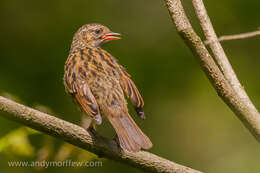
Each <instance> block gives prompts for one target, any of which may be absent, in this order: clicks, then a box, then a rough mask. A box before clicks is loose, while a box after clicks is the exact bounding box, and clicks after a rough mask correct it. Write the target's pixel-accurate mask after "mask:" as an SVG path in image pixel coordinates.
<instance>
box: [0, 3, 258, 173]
mask: <svg viewBox="0 0 260 173" xmlns="http://www.w3.org/2000/svg"><path fill="white" fill-rule="evenodd" d="M183 2H184V6H185V8H186V11H187V14H188V15H189V17H190V19H191V20H192V23H193V24H194V26H195V28H196V31H197V32H198V33H199V34H200V35H201V36H202V33H201V31H200V27H199V25H198V21H197V19H196V18H195V17H194V11H193V9H192V6H191V2H190V1H183ZM205 5H206V7H207V10H208V12H209V15H210V17H211V19H212V22H213V24H214V27H215V29H216V31H217V34H218V35H224V34H235V33H241V32H247V31H252V30H256V29H257V28H258V27H259V26H260V22H259V21H260V20H259V19H260V13H259V8H260V1H259V0H251V1H241V0H240V1H237V0H229V1H226V0H218V1H209V0H205ZM0 21H1V27H0V38H1V41H0V56H1V59H0V60H1V61H0V92H1V94H4V95H7V94H9V96H10V95H11V97H15V98H16V99H17V100H19V101H20V102H21V103H24V104H26V105H29V106H32V107H35V106H37V107H38V108H40V109H41V110H42V109H44V110H46V109H47V110H48V111H51V112H53V114H55V115H57V116H59V117H60V118H62V119H65V120H67V121H70V122H73V123H77V124H79V123H80V120H81V116H80V113H79V111H78V110H77V108H76V107H75V105H74V104H73V103H72V101H71V100H70V98H69V97H68V96H67V95H66V94H65V92H64V87H63V81H62V77H63V65H64V62H65V60H66V58H67V56H68V52H69V47H70V43H71V40H72V37H73V34H74V32H75V31H76V30H77V29H78V28H79V27H80V26H82V25H83V24H86V23H92V22H98V23H102V24H104V25H107V26H108V27H110V28H111V30H112V31H114V32H120V33H121V34H122V37H123V39H122V40H120V41H114V42H111V43H109V44H106V45H105V46H104V49H106V50H108V51H109V52H110V53H111V54H112V55H114V56H115V57H116V58H118V59H119V62H120V63H121V64H122V65H124V66H125V67H126V68H127V70H128V72H129V73H130V74H131V75H132V78H133V80H134V81H135V83H136V85H137V87H138V88H139V90H140V92H141V93H142V95H143V98H144V100H145V108H144V110H145V113H146V115H147V119H146V120H145V121H141V120H139V119H138V118H136V116H135V115H134V112H133V110H132V109H130V111H131V114H132V115H133V117H134V118H135V120H136V121H137V123H138V124H139V126H140V127H141V128H142V129H143V131H144V132H145V133H146V134H147V135H148V136H149V137H150V139H151V140H152V141H153V144H154V146H153V148H152V149H151V150H150V151H151V152H152V153H155V154H157V155H159V156H162V157H165V158H167V159H170V160H172V161H174V162H177V163H180V164H183V165H186V166H190V167H192V168H194V169H198V170H201V171H204V172H209V173H217V172H236V173H244V172H248V173H249V172H250V173H258V172H260V164H259V162H260V147H259V143H257V142H256V140H255V139H254V138H253V137H252V135H251V134H250V133H249V132H248V130H247V129H246V128H245V127H244V126H243V125H242V123H241V122H240V121H239V120H238V119H237V118H236V117H235V115H234V114H233V113H232V112H231V111H230V110H229V109H228V108H227V106H226V105H225V104H224V103H223V102H222V101H221V99H220V98H219V97H218V96H217V94H216V92H215V91H214V89H213V88H212V86H211V85H210V83H209V81H208V80H207V78H206V77H205V75H204V74H203V72H202V70H201V69H200V67H199V65H198V63H197V61H196V60H195V58H194V57H193V56H192V54H191V52H190V51H189V49H188V48H187V47H186V45H185V44H184V42H183V41H182V40H181V38H180V37H179V36H178V34H177V33H176V30H175V28H174V26H173V24H172V22H171V19H170V17H169V15H168V11H167V9H166V8H165V5H164V3H163V1H162V0H152V1H140V0H132V1H121V0H109V1H105V0H104V1H90V0H78V1H62V0H55V1H54V0H45V1H33V0H27V1H20V0H1V1H0ZM202 37H203V36H202ZM203 38H204V37H203ZM259 45H260V37H254V38H251V39H246V40H237V41H228V42H223V46H224V49H225V51H226V53H227V55H228V57H229V60H230V61H231V63H232V65H233V67H234V69H235V71H236V73H237V75H238V77H239V79H240V81H241V82H242V84H243V86H244V87H245V89H246V91H247V92H248V94H249V96H250V97H251V99H252V101H253V102H254V103H255V105H256V107H258V108H260V80H259V74H260V68H259V64H260V56H259V55H260V53H259ZM39 105H40V106H39ZM106 128H109V129H110V130H109V132H106V131H108V130H105V129H106ZM0 129H1V130H0V170H1V173H10V172H13V171H17V172H36V171H42V172H44V171H45V172H46V171H48V172H56V173H58V172H63V173H66V172H71V171H73V170H77V171H79V172H101V173H102V172H119V171H120V170H124V172H125V173H128V172H129V173H130V172H131V173H133V172H141V171H139V170H137V169H135V168H132V167H129V166H127V165H123V164H121V163H117V162H114V161H110V160H106V159H102V161H103V166H102V167H98V168H68V167H65V168H57V167H55V168H48V169H40V170H39V169H36V168H22V167H20V168H11V167H8V164H7V161H9V160H25V161H26V160H29V161H34V160H37V159H39V157H43V155H42V154H41V152H42V150H44V149H45V150H46V151H49V154H48V155H47V156H46V157H45V158H44V157H43V159H49V160H53V159H54V158H55V157H57V155H58V154H59V152H61V153H63V152H62V151H63V150H62V147H65V148H66V147H67V150H69V151H70V150H71V152H70V154H69V155H68V156H67V157H66V158H70V159H72V160H81V159H83V160H84V159H87V160H88V159H92V157H94V156H92V155H91V154H90V153H87V152H84V151H83V150H79V149H76V148H73V147H71V146H69V145H66V144H64V143H63V142H62V141H59V140H57V139H54V138H52V137H48V136H46V135H43V134H38V133H36V132H34V131H33V132H32V131H31V130H28V129H25V128H23V127H22V126H21V125H20V124H18V123H15V122H13V121H9V120H6V119H4V118H2V117H0ZM98 130H99V131H100V133H101V134H104V135H106V136H109V137H112V136H113V131H112V129H111V127H110V125H109V124H108V122H104V125H103V126H102V127H99V128H98ZM9 138H10V139H11V140H7V139H9ZM13 138H14V141H15V142H12V141H13ZM7 141H11V142H9V143H8V142H7ZM47 153H48V152H47ZM82 153H83V155H84V157H83V156H80V154H82Z"/></svg>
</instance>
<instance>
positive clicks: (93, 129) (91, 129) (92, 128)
mask: <svg viewBox="0 0 260 173" xmlns="http://www.w3.org/2000/svg"><path fill="white" fill-rule="evenodd" d="M87 131H88V132H90V133H91V134H93V135H94V136H97V135H98V133H97V131H96V123H95V121H94V120H91V122H90V124H89V126H88V128H87Z"/></svg>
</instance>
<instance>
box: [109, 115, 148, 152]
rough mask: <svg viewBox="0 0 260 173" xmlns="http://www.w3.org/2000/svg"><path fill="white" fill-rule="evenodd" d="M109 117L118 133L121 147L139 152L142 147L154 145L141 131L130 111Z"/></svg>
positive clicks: (146, 147)
mask: <svg viewBox="0 0 260 173" xmlns="http://www.w3.org/2000/svg"><path fill="white" fill-rule="evenodd" d="M108 119H109V121H110V123H111V124H112V125H113V127H114V129H115V131H116V133H117V136H118V140H119V143H120V146H121V148H123V149H125V150H127V151H130V152H137V151H140V150H141V148H143V149H149V148H151V147H152V142H151V141H150V139H149V138H148V137H147V136H146V135H145V134H144V133H143V132H142V131H141V129H140V128H139V127H138V126H137V125H136V123H135V122H134V120H133V119H132V117H131V116H130V115H129V114H128V113H127V114H126V115H122V116H115V115H113V116H109V117H108Z"/></svg>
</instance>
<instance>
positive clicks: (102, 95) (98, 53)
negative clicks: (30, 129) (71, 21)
mask: <svg viewBox="0 0 260 173" xmlns="http://www.w3.org/2000/svg"><path fill="white" fill-rule="evenodd" d="M119 39H121V37H120V34H119V33H115V32H112V31H111V30H110V29H109V28H108V27H106V26H104V25H102V24H98V23H91V24H85V25H83V26H82V27H80V28H79V29H78V30H77V32H76V33H75V34H74V36H73V39H72V43H71V47H70V51H69V56H68V58H67V60H66V62H65V66H64V77H63V81H64V85H65V89H66V91H67V92H68V93H69V94H70V95H71V96H72V98H73V100H74V101H75V102H76V103H77V104H78V105H79V107H80V109H81V110H82V111H83V113H84V114H86V115H88V116H90V117H91V123H90V125H89V127H88V129H87V130H91V131H92V132H96V131H95V125H100V124H101V123H102V118H103V117H106V118H107V119H108V120H109V122H110V123H111V124H112V126H113V128H114V129H115V132H116V141H117V142H118V143H119V146H120V148H121V149H123V150H124V151H125V150H126V151H128V152H138V151H140V150H141V149H150V148H151V147H152V142H151V141H150V139H149V138H148V137H147V136H146V135H145V134H144V133H143V132H142V130H141V129H140V128H139V127H138V126H137V124H136V123H135V121H134V120H133V118H132V117H131V116H130V115H129V113H128V107H127V100H126V98H125V95H126V96H127V98H128V99H129V100H130V101H131V103H132V105H133V106H134V108H135V111H136V113H137V115H138V116H139V117H140V118H141V119H145V115H144V111H143V106H144V101H143V99H142V96H141V95H140V93H139V91H138V89H137V87H136V86H135V84H134V82H133V81H132V79H131V76H130V75H129V73H127V71H126V69H125V68H124V67H123V66H122V65H120V64H119V62H118V60H117V59H116V58H115V57H113V56H112V55H111V54H110V53H108V52H107V51H106V50H104V49H102V48H101V47H102V45H103V44H104V43H107V42H109V41H111V40H119Z"/></svg>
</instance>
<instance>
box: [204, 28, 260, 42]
mask: <svg viewBox="0 0 260 173" xmlns="http://www.w3.org/2000/svg"><path fill="white" fill-rule="evenodd" d="M258 35H260V30H257V31H252V32H246V33H241V34H233V35H223V36H220V37H219V38H218V41H227V40H239V39H246V38H251V37H255V36H258ZM204 43H205V44H206V45H208V44H209V43H210V41H209V40H206V41H204Z"/></svg>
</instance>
